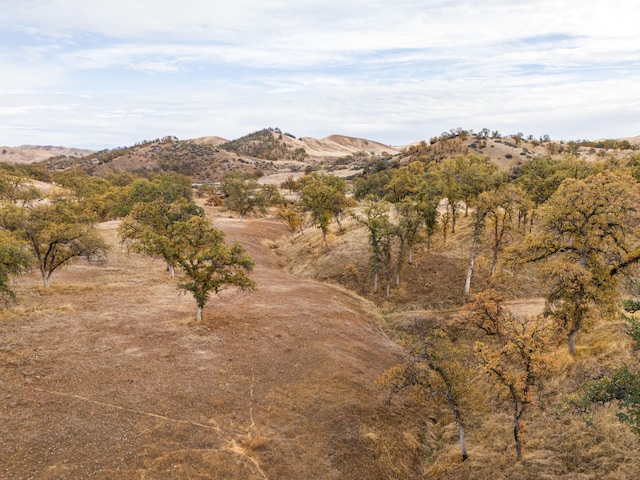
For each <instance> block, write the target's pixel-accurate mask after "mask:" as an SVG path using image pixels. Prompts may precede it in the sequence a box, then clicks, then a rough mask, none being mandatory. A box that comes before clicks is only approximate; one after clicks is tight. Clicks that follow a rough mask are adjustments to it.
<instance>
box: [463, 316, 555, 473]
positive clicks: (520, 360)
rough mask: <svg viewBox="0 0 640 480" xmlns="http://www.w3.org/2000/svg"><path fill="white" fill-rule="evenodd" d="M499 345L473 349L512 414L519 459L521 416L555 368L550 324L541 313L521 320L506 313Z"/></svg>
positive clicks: (532, 405) (478, 343) (520, 455)
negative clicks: (502, 338)
mask: <svg viewBox="0 0 640 480" xmlns="http://www.w3.org/2000/svg"><path fill="white" fill-rule="evenodd" d="M504 320H505V321H504V322H503V329H504V330H503V331H504V344H503V345H502V346H501V347H496V346H492V345H489V344H487V343H484V342H477V343H476V345H475V348H474V350H475V353H476V356H477V358H478V361H479V362H480V365H481V366H482V368H483V369H484V370H485V371H486V372H487V373H488V374H489V375H490V376H491V377H492V378H493V379H494V381H495V382H496V383H497V384H498V386H500V387H501V389H502V394H501V398H502V399H503V400H504V401H505V403H506V404H507V405H508V406H509V407H508V408H509V409H510V410H511V413H512V415H513V437H514V440H515V444H516V460H518V461H520V460H521V459H522V444H523V439H522V429H523V423H522V418H523V416H524V414H525V413H526V412H527V411H528V410H529V409H531V408H532V407H534V406H535V405H536V404H537V395H536V394H537V393H538V392H539V390H540V389H541V385H542V382H543V380H544V379H546V378H548V377H549V376H550V375H551V374H552V372H553V369H554V363H553V360H552V358H551V357H550V355H549V352H550V350H551V343H550V337H551V333H552V330H551V326H550V324H549V322H548V320H547V319H546V318H545V317H543V316H539V317H531V318H526V319H523V320H520V319H516V318H514V317H513V316H512V315H507V316H506V317H505V319H504Z"/></svg>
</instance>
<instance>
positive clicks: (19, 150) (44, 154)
mask: <svg viewBox="0 0 640 480" xmlns="http://www.w3.org/2000/svg"><path fill="white" fill-rule="evenodd" d="M94 152H95V150H88V149H84V148H67V147H54V146H52V145H45V146H41V145H21V146H19V147H0V162H7V163H34V162H40V161H42V160H46V159H47V158H51V157H55V156H63V155H64V156H66V157H71V158H81V157H84V156H86V155H91V154H92V153H94Z"/></svg>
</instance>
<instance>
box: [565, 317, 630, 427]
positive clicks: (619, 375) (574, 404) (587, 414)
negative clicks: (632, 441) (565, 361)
mask: <svg viewBox="0 0 640 480" xmlns="http://www.w3.org/2000/svg"><path fill="white" fill-rule="evenodd" d="M623 318H624V319H625V320H626V321H627V322H628V323H629V327H630V329H629V331H628V333H629V334H630V335H631V337H632V338H633V340H634V346H633V349H634V350H636V351H637V350H638V349H640V325H639V324H638V320H636V319H635V318H633V317H629V316H626V315H623ZM634 360H635V361H634V365H633V366H632V367H630V366H629V365H622V366H617V367H615V368H612V369H607V370H605V371H604V372H603V373H601V375H600V376H599V377H598V378H597V379H595V380H592V381H588V382H584V383H582V384H581V385H580V386H579V387H578V389H577V391H576V392H574V393H571V394H568V395H565V397H564V398H563V401H562V403H561V404H560V405H559V407H560V408H559V410H560V412H561V413H568V412H577V413H579V414H580V415H582V417H583V419H584V420H585V421H586V422H587V424H588V425H591V424H592V423H593V419H594V414H595V412H596V410H597V409H598V408H600V407H604V406H606V405H610V404H611V405H616V406H617V407H618V412H617V413H616V416H617V417H618V419H619V420H620V421H621V422H622V423H626V424H628V425H629V426H630V427H631V429H632V430H633V432H634V433H635V434H636V435H638V436H640V371H638V359H637V358H635V359H634Z"/></svg>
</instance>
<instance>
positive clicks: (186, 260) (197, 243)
mask: <svg viewBox="0 0 640 480" xmlns="http://www.w3.org/2000/svg"><path fill="white" fill-rule="evenodd" d="M167 234H168V238H169V240H170V242H171V244H172V247H173V249H174V250H175V251H176V252H178V256H177V264H178V265H179V266H180V269H181V275H180V282H179V283H178V288H179V289H181V290H184V291H187V292H190V293H191V294H192V295H193V298H194V299H195V301H196V305H197V310H196V320H198V321H200V320H202V310H203V309H204V307H205V305H206V304H207V302H208V301H209V298H210V297H211V294H212V293H215V294H218V293H219V292H220V291H221V290H223V289H225V288H227V287H230V286H235V287H238V288H239V289H240V290H247V289H254V288H255V287H256V283H255V282H254V281H253V280H252V279H251V278H250V277H249V273H250V272H251V271H252V270H253V267H254V262H253V260H252V259H251V257H250V256H249V255H248V254H247V253H246V251H245V249H244V247H242V245H240V243H238V242H235V243H234V244H233V245H231V246H230V247H229V246H227V245H226V244H225V234H224V232H223V231H222V230H220V229H218V228H216V227H214V226H213V225H211V222H210V221H209V220H208V219H207V218H204V217H199V216H194V217H191V218H190V219H189V220H186V221H181V222H175V223H173V224H172V225H171V226H170V228H169V230H168V232H167Z"/></svg>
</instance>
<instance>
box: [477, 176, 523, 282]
mask: <svg viewBox="0 0 640 480" xmlns="http://www.w3.org/2000/svg"><path fill="white" fill-rule="evenodd" d="M483 195H485V199H484V203H485V208H486V209H487V220H488V222H489V224H490V230H491V251H492V254H493V255H492V260H491V276H492V277H493V276H494V275H495V273H496V267H497V265H498V258H499V256H500V253H501V252H502V251H503V249H504V247H505V244H506V243H507V241H508V240H509V237H510V235H511V232H512V231H513V217H514V215H515V211H516V209H517V205H518V201H519V198H520V197H519V192H518V189H517V188H516V187H514V186H513V185H510V184H505V185H503V186H502V187H501V188H499V189H497V190H493V191H490V192H486V194H483Z"/></svg>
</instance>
